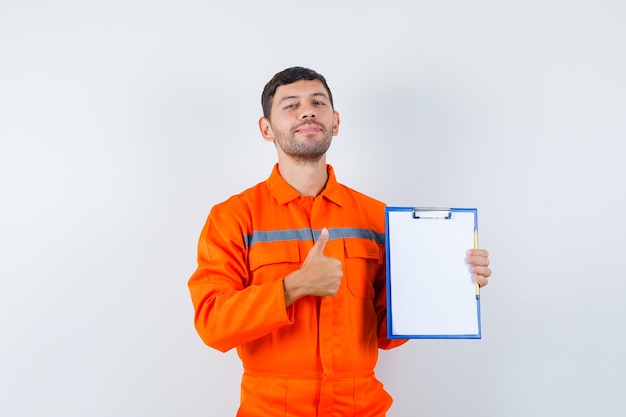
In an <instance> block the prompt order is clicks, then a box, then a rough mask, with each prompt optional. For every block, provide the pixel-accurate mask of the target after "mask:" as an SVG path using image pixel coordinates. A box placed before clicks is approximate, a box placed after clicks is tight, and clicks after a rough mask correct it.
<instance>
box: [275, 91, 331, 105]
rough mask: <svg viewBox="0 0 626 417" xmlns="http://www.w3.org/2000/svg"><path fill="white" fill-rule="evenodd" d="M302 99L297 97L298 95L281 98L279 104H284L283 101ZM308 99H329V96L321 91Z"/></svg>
mask: <svg viewBox="0 0 626 417" xmlns="http://www.w3.org/2000/svg"><path fill="white" fill-rule="evenodd" d="M300 97H301V96H296V95H291V96H286V97H283V98H281V99H280V100H279V101H278V102H279V103H282V102H283V101H287V100H293V99H298V98H300ZM307 97H323V98H325V99H328V95H327V94H326V93H323V92H321V91H320V92H317V93H313V94H309V95H308V96H307Z"/></svg>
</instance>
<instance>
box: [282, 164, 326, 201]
mask: <svg viewBox="0 0 626 417" xmlns="http://www.w3.org/2000/svg"><path fill="white" fill-rule="evenodd" d="M278 172H280V175H281V177H283V179H284V180H285V181H287V183H288V184H289V185H291V186H292V187H293V188H295V189H296V190H298V192H299V193H300V195H302V196H305V197H306V196H312V197H315V196H317V195H318V194H319V193H321V192H322V190H323V189H324V187H325V186H326V181H327V180H328V169H327V168H326V157H325V156H323V157H322V158H320V160H319V161H294V160H292V159H290V158H279V160H278Z"/></svg>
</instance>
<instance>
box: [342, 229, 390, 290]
mask: <svg viewBox="0 0 626 417" xmlns="http://www.w3.org/2000/svg"><path fill="white" fill-rule="evenodd" d="M344 248H345V254H346V283H347V287H348V290H350V293H352V295H353V296H354V297H356V298H367V299H372V298H374V279H375V278H376V273H377V272H378V269H379V268H380V266H381V263H382V248H381V247H380V246H378V245H377V244H376V243H375V242H372V241H370V240H364V239H344Z"/></svg>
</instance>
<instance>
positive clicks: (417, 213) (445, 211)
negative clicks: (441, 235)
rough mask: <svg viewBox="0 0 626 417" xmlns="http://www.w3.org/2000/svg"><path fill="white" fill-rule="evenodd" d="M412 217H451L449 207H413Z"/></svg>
mask: <svg viewBox="0 0 626 417" xmlns="http://www.w3.org/2000/svg"><path fill="white" fill-rule="evenodd" d="M413 218H414V219H451V218H452V210H451V209H449V208H437V207H419V208H414V209H413Z"/></svg>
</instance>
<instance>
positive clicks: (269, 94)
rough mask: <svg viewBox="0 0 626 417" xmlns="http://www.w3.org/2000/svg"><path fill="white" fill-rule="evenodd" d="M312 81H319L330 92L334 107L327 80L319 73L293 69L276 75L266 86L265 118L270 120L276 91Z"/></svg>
mask: <svg viewBox="0 0 626 417" xmlns="http://www.w3.org/2000/svg"><path fill="white" fill-rule="evenodd" d="M303 80H305V81H311V80H319V81H320V82H321V83H322V84H323V85H324V88H325V89H326V91H327V92H328V98H329V100H330V105H331V106H332V107H334V104H333V95H332V93H331V92H330V88H329V87H328V84H327V83H326V79H325V78H324V76H322V75H321V74H318V73H317V72H315V71H313V70H311V69H308V68H303V67H292V68H287V69H286V70H283V71H281V72H279V73H277V74H276V75H274V77H273V78H272V79H271V80H270V81H269V82H268V83H267V84H266V85H265V88H264V89H263V94H262V95H261V106H262V107H263V116H264V117H266V118H267V119H269V118H270V113H271V109H272V101H273V99H274V94H276V89H277V88H278V87H280V86H281V85H287V84H292V83H295V82H296V81H303Z"/></svg>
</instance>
